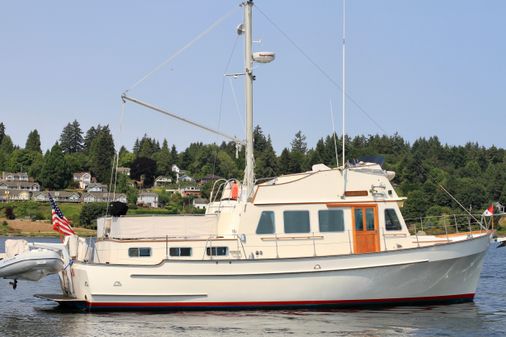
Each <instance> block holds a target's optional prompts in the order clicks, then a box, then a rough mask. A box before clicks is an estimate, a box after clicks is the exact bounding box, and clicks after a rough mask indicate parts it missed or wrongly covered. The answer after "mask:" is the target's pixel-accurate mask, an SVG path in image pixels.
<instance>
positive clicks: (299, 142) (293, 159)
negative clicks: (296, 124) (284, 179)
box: [288, 131, 307, 173]
mask: <svg viewBox="0 0 506 337" xmlns="http://www.w3.org/2000/svg"><path fill="white" fill-rule="evenodd" d="M290 144H291V146H292V149H291V151H290V164H289V165H288V171H289V172H290V173H299V172H302V171H304V170H305V168H306V158H305V156H306V152H307V143H306V136H304V135H303V134H302V132H301V131H298V132H297V133H296V134H295V138H294V139H293V140H292V142H291V143H290Z"/></svg>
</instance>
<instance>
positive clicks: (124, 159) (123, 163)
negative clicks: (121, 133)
mask: <svg viewBox="0 0 506 337" xmlns="http://www.w3.org/2000/svg"><path fill="white" fill-rule="evenodd" d="M134 159H135V156H134V154H133V153H132V152H129V151H128V150H127V149H126V147H124V146H122V147H121V148H120V149H119V160H118V166H119V167H130V166H131V165H132V162H133V161H134Z"/></svg>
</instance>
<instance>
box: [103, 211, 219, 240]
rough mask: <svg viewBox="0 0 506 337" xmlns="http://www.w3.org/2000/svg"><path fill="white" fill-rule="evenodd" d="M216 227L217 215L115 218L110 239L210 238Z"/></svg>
mask: <svg viewBox="0 0 506 337" xmlns="http://www.w3.org/2000/svg"><path fill="white" fill-rule="evenodd" d="M99 220H102V219H99ZM98 224H99V227H100V225H102V226H103V225H104V224H103V222H102V224H101V221H99V222H98ZM216 225H217V216H216V215H198V216H178V215H175V216H163V217H157V216H143V217H123V218H114V219H112V223H111V229H110V233H109V237H110V238H113V239H142V238H156V237H196V236H203V235H204V236H209V235H210V234H212V233H215V232H216Z"/></svg>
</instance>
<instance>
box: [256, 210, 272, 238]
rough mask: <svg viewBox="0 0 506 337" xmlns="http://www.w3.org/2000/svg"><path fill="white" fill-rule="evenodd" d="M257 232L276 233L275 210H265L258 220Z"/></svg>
mask: <svg viewBox="0 0 506 337" xmlns="http://www.w3.org/2000/svg"><path fill="white" fill-rule="evenodd" d="M256 233H257V234H274V212H272V211H263V212H262V214H261V215H260V220H258V226H257V232H256Z"/></svg>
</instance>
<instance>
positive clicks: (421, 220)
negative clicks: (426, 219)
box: [415, 217, 423, 232]
mask: <svg viewBox="0 0 506 337" xmlns="http://www.w3.org/2000/svg"><path fill="white" fill-rule="evenodd" d="M415 227H416V225H415ZM420 230H421V231H422V232H423V218H422V217H420Z"/></svg>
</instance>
